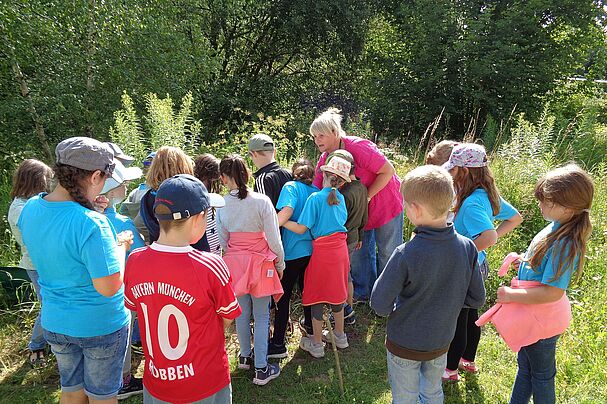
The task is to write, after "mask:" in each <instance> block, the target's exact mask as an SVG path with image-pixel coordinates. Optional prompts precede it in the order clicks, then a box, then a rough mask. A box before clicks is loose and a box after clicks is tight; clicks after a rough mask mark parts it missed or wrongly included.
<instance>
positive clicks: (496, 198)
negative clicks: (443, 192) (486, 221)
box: [453, 167, 501, 216]
mask: <svg viewBox="0 0 607 404" xmlns="http://www.w3.org/2000/svg"><path fill="white" fill-rule="evenodd" d="M453 185H454V186H455V190H456V202H455V208H454V211H455V213H456V214H457V212H459V210H460V208H461V207H462V204H463V203H464V201H465V200H466V198H467V197H469V196H470V195H471V194H472V192H474V190H476V189H478V188H483V189H484V190H485V191H486V192H487V196H488V197H489V203H490V204H491V211H492V212H493V216H497V214H498V213H499V211H500V205H501V202H500V193H499V190H498V189H497V185H495V179H494V178H493V174H492V173H491V170H490V169H489V167H457V172H456V174H455V176H454V177H453Z"/></svg>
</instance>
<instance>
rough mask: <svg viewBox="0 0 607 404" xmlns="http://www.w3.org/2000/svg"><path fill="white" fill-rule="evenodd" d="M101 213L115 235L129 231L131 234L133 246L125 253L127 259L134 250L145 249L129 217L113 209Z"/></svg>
mask: <svg viewBox="0 0 607 404" xmlns="http://www.w3.org/2000/svg"><path fill="white" fill-rule="evenodd" d="M103 213H105V217H107V218H108V220H109V221H110V223H111V224H112V226H113V227H114V230H115V231H116V233H122V232H123V231H125V230H130V231H131V232H133V244H132V245H131V248H130V249H129V250H128V251H127V252H126V256H127V257H128V256H129V254H130V253H131V251H133V250H134V249H136V248H140V247H145V242H144V241H143V238H142V237H141V234H139V231H137V227H135V223H133V221H132V220H131V218H130V217H128V216H124V215H121V214H120V213H118V212H116V209H114V208H107V209H106V210H105V212H103Z"/></svg>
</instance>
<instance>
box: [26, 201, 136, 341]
mask: <svg viewBox="0 0 607 404" xmlns="http://www.w3.org/2000/svg"><path fill="white" fill-rule="evenodd" d="M45 195H46V194H44V193H42V194H39V195H38V196H35V197H33V198H31V199H30V200H29V201H28V202H27V204H26V205H25V207H24V208H23V211H22V212H21V216H20V218H19V222H18V226H19V229H21V234H22V236H23V242H24V243H25V246H26V247H27V249H28V251H29V253H30V256H31V258H32V262H33V263H34V266H35V267H36V270H37V271H38V275H39V277H40V278H39V282H40V288H41V293H42V298H43V300H44V304H43V305H42V327H43V328H44V329H46V330H48V331H51V332H55V333H59V334H64V335H69V336H72V337H95V336H101V335H107V334H110V333H112V332H115V331H117V330H119V329H120V328H122V327H124V326H125V325H127V324H128V323H129V321H130V313H129V312H128V310H127V309H126V308H125V307H124V289H123V288H122V287H121V288H120V290H119V291H118V292H116V293H115V294H114V295H113V296H111V297H105V296H102V295H101V294H100V293H99V292H97V290H96V289H95V287H94V286H93V279H96V278H103V277H105V276H109V275H112V274H115V273H117V272H120V269H121V267H120V261H119V259H118V251H119V250H118V248H117V246H116V234H115V233H114V229H113V228H112V225H111V224H110V222H109V221H108V219H107V218H106V217H105V216H104V215H103V214H101V213H98V212H95V211H93V210H90V209H87V208H85V207H83V206H81V205H80V204H79V203H76V202H71V201H66V202H48V201H46V200H44V196H45ZM100 320H103V321H100Z"/></svg>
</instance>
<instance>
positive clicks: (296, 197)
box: [276, 181, 318, 260]
mask: <svg viewBox="0 0 607 404" xmlns="http://www.w3.org/2000/svg"><path fill="white" fill-rule="evenodd" d="M317 191H318V188H316V187H315V186H314V185H306V184H304V183H303V182H300V181H289V182H287V183H286V184H285V185H284V186H283V187H282V191H280V196H279V197H278V202H277V204H276V209H277V210H282V209H283V208H286V207H289V208H291V209H293V214H292V215H291V219H290V220H292V221H294V222H297V220H299V217H300V215H301V212H302V211H303V208H304V205H305V204H306V201H307V200H308V197H309V196H310V195H312V194H313V193H314V192H317ZM281 236H282V245H283V247H284V249H285V260H294V259H297V258H302V257H309V256H310V255H312V235H311V234H310V231H306V232H305V233H304V234H297V233H293V232H292V231H290V230H288V229H285V228H284V227H283V228H282V229H281Z"/></svg>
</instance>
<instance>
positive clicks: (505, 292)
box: [497, 286, 512, 303]
mask: <svg viewBox="0 0 607 404" xmlns="http://www.w3.org/2000/svg"><path fill="white" fill-rule="evenodd" d="M511 290H512V288H510V287H509V286H500V287H499V288H497V303H511V302H512V300H511V299H510V292H511Z"/></svg>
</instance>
